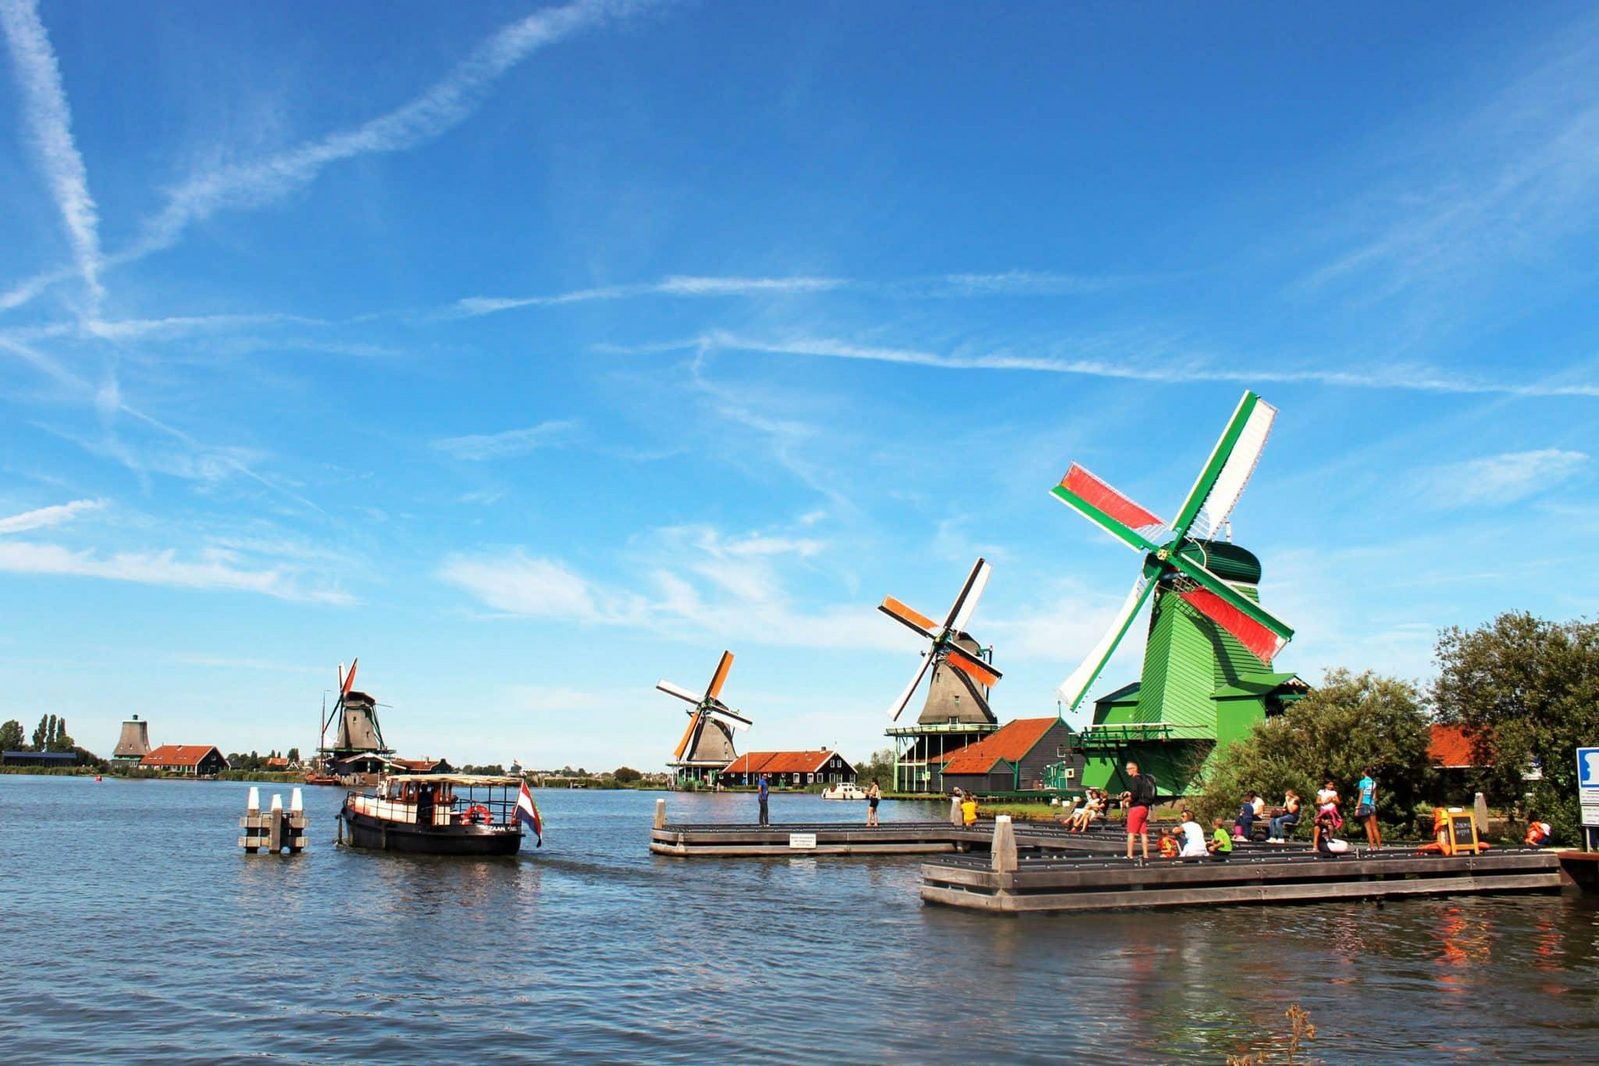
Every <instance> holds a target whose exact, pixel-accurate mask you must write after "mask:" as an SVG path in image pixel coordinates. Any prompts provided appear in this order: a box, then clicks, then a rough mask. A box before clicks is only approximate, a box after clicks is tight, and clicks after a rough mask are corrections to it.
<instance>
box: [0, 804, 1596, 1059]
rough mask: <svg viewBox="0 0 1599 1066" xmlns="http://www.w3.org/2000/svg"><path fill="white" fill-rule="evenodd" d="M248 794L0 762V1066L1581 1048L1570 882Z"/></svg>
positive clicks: (722, 812)
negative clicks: (1256, 866)
mask: <svg viewBox="0 0 1599 1066" xmlns="http://www.w3.org/2000/svg"><path fill="white" fill-rule="evenodd" d="M277 787H278V786H273V785H263V786H262V789H263V792H265V793H267V794H270V793H271V792H272V791H274V790H275V789H277ZM246 788H247V786H246V785H243V784H237V783H226V782H221V783H213V782H176V781H113V780H110V779H107V780H106V781H104V782H101V783H95V782H94V781H92V780H91V779H87V778H47V777H18V776H0V898H3V901H4V912H3V921H0V1061H4V1062H7V1063H24V1062H26V1063H32V1062H83V1061H156V1060H159V1061H162V1062H207V1063H210V1062H223V1061H243V1060H246V1059H248V1060H251V1061H258V1062H259V1061H265V1062H375V1061H381V1062H386V1063H407V1062H437V1061H452V1062H454V1061H459V1062H477V1061H487V1060H491V1059H492V1060H494V1061H495V1062H551V1061H556V1060H560V1061H579V1062H619V1061H646V1060H647V1061H649V1062H652V1063H655V1062H678V1061H687V1060H719V1061H723V1062H735V1063H748V1062H754V1061H758V1060H764V1061H769V1062H781V1063H787V1062H803V1063H811V1062H815V1063H843V1062H896V1063H974V1062H975V1063H986V1062H1002V1063H1030V1062H1058V1061H1061V1060H1063V1059H1065V1060H1072V1059H1077V1060H1081V1061H1088V1062H1104V1061H1123V1060H1126V1059H1128V1058H1138V1059H1142V1060H1144V1061H1149V1062H1174V1061H1194V1062H1221V1061H1222V1060H1223V1059H1224V1058H1225V1057H1226V1056H1227V1055H1228V1054H1232V1053H1237V1052H1239V1051H1241V1050H1246V1049H1255V1048H1259V1047H1261V1046H1263V1045H1266V1044H1268V1043H1270V1042H1271V1041H1273V1040H1276V1041H1279V1042H1280V1040H1281V1039H1282V1035H1283V1034H1284V1033H1285V1031H1286V1023H1285V1021H1284V1019H1283V1017H1282V1015H1283V1011H1284V1009H1285V1008H1286V1007H1287V1006H1288V1005H1289V1004H1290V1003H1294V1002H1298V1003H1300V1004H1302V1005H1303V1006H1304V1008H1305V1009H1306V1010H1307V1011H1308V1012H1309V1013H1310V1018H1311V1021H1312V1022H1314V1023H1315V1025H1316V1026H1317V1028H1318V1036H1317V1039H1316V1041H1315V1042H1314V1043H1313V1044H1310V1045H1307V1046H1308V1047H1309V1048H1310V1049H1311V1051H1310V1058H1309V1061H1323V1062H1451V1061H1460V1060H1467V1059H1479V1058H1485V1057H1492V1058H1497V1059H1499V1060H1501V1061H1514V1062H1530V1061H1588V1062H1591V1061H1594V1060H1595V1059H1596V1058H1599V906H1596V905H1595V903H1594V902H1593V900H1592V899H1580V898H1577V899H1573V898H1564V897H1549V896H1539V897H1512V896H1501V897H1469V898H1462V899H1455V900H1407V901H1403V902H1391V903H1388V904H1387V905H1383V906H1379V905H1377V904H1371V903H1357V904H1350V903H1336V904H1333V903H1329V904H1311V905H1302V906H1293V907H1276V908H1265V907H1250V906H1244V907H1231V908H1217V909H1212V910H1194V909H1189V910H1170V911H1160V912H1145V913H1109V914H1093V915H1074V916H1057V917H1025V918H1019V919H1018V918H992V917H987V916H983V915H978V914H968V913H965V912H957V911H952V910H948V909H943V908H935V907H926V906H923V905H922V903H921V902H920V901H919V899H918V897H917V886H918V879H917V863H916V861H915V860H914V859H909V858H906V859H874V860H860V859H825V858H824V859H816V858H802V857H796V858H783V859H771V860H717V859H695V860H681V859H666V858H657V857H655V856H652V855H650V854H649V852H648V849H647V841H648V832H649V826H650V820H651V815H652V812H653V809H654V803H655V799H656V798H657V795H658V794H655V793H647V792H582V791H571V792H567V791H560V792H555V791H551V792H545V793H541V794H540V796H539V801H540V807H541V809H542V811H543V813H544V816H545V820H546V844H545V847H544V848H543V849H542V850H534V849H533V846H532V841H531V839H530V840H528V841H527V843H526V844H525V845H524V851H523V853H522V855H521V856H520V858H518V859H505V860H496V861H470V860H467V861H463V860H436V859H416V858H405V857H397V856H386V855H375V854H368V853H362V852H352V851H348V850H344V849H341V848H337V847H335V846H334V845H333V843H332V840H333V836H334V828H335V826H334V814H335V812H336V810H337V808H338V804H339V801H340V799H341V797H342V793H341V792H340V791H339V790H337V789H307V790H306V792H305V795H306V806H307V809H308V811H309V813H310V815H311V819H312V826H311V836H312V840H313V842H314V843H313V846H312V848H311V849H310V850H309V851H308V852H307V853H306V854H304V855H301V856H299V857H296V858H288V857H278V856H246V855H244V854H243V852H241V851H240V850H239V849H238V847H237V844H236V841H237V837H238V833H239V830H238V827H237V819H238V817H239V815H240V814H241V813H242V812H243V806H244V798H245V792H246ZM285 792H286V790H285ZM285 801H287V796H286V795H285ZM772 807H773V818H774V821H778V822H781V821H784V820H792V821H807V820H810V821H832V820H840V821H842V820H852V819H856V818H861V817H863V816H864V809H863V806H862V805H861V804H858V803H855V804H843V803H831V802H827V801H824V800H821V799H819V798H816V797H789V796H782V795H776V796H773V799H772ZM668 811H669V813H670V816H671V817H672V819H673V820H674V821H738V820H752V815H753V813H754V801H753V800H752V799H751V798H750V797H748V796H727V795H722V796H708V795H699V796H694V795H680V794H674V795H672V796H670V797H669V800H668ZM883 813H884V817H885V819H887V818H894V817H902V818H928V817H936V816H937V815H938V813H939V812H938V811H936V810H933V809H931V808H929V807H928V806H926V805H920V804H908V803H893V802H888V803H885V804H884V812H883ZM1301 1061H1305V1060H1303V1059H1302V1060H1301Z"/></svg>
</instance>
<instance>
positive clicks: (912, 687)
mask: <svg viewBox="0 0 1599 1066" xmlns="http://www.w3.org/2000/svg"><path fill="white" fill-rule="evenodd" d="M932 665H933V656H932V655H931V654H929V653H927V652H922V665H921V666H919V667H917V668H916V676H915V677H912V678H911V683H910V684H908V685H906V686H905V691H904V692H901V693H900V694H899V699H897V700H895V701H894V706H892V707H890V708H889V709H888V718H889V721H892V722H897V721H899V716H900V714H902V713H903V712H904V710H905V705H906V704H907V703H909V702H910V701H911V697H912V696H914V695H916V687H917V686H918V685H920V684H921V683H922V678H924V677H926V676H927V668H928V667H930V666H932Z"/></svg>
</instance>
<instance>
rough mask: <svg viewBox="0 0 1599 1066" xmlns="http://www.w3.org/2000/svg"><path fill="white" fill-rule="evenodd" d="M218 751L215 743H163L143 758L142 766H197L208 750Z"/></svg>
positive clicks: (219, 753)
mask: <svg viewBox="0 0 1599 1066" xmlns="http://www.w3.org/2000/svg"><path fill="white" fill-rule="evenodd" d="M213 751H216V752H217V754H218V755H221V754H222V753H221V752H220V751H217V748H216V745H214V744H163V745H161V746H160V747H159V748H156V749H155V750H154V751H152V752H150V754H148V755H146V756H145V757H144V758H143V759H140V760H139V765H140V766H197V765H199V762H200V760H201V759H203V758H205V757H206V753H207V752H213Z"/></svg>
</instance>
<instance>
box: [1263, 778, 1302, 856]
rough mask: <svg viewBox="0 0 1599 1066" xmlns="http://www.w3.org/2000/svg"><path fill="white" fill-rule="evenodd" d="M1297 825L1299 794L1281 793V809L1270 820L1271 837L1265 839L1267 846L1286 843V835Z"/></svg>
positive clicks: (1291, 791)
mask: <svg viewBox="0 0 1599 1066" xmlns="http://www.w3.org/2000/svg"><path fill="white" fill-rule="evenodd" d="M1298 825H1299V793H1297V792H1295V791H1294V790H1293V789H1289V790H1288V791H1287V792H1284V793H1283V809H1282V811H1281V813H1279V814H1278V815H1277V816H1276V817H1275V818H1273V819H1272V820H1271V835H1270V836H1269V837H1268V838H1267V839H1266V843H1268V844H1286V843H1288V834H1289V833H1291V832H1293V830H1294V828H1295V827H1296V826H1298Z"/></svg>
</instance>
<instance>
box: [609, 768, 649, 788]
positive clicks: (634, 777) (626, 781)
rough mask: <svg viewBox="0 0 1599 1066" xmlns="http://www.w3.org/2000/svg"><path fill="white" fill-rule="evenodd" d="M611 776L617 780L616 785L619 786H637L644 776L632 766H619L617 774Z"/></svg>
mask: <svg viewBox="0 0 1599 1066" xmlns="http://www.w3.org/2000/svg"><path fill="white" fill-rule="evenodd" d="M611 776H612V777H613V778H615V779H616V783H617V784H619V785H633V784H637V783H638V781H639V779H640V778H642V777H643V776H644V775H643V774H641V773H639V772H638V771H637V770H635V769H633V768H632V767H631V766H618V767H617V768H616V773H614V774H612V775H611Z"/></svg>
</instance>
